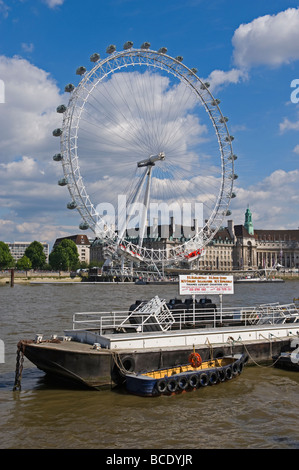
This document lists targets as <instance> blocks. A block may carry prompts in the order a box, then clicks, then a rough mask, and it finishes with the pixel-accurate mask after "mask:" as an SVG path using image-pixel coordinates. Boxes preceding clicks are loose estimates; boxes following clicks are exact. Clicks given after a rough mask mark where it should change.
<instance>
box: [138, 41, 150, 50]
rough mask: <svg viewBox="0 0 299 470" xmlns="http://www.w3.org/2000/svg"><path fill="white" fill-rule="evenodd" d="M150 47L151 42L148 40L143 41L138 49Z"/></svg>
mask: <svg viewBox="0 0 299 470" xmlns="http://www.w3.org/2000/svg"><path fill="white" fill-rule="evenodd" d="M150 47H151V44H150V43H149V42H144V43H143V44H141V46H140V49H149V48H150Z"/></svg>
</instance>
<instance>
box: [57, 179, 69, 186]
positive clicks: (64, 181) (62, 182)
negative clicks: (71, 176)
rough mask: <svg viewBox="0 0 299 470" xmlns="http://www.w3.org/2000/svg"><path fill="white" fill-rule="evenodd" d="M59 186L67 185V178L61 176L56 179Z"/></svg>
mask: <svg viewBox="0 0 299 470" xmlns="http://www.w3.org/2000/svg"><path fill="white" fill-rule="evenodd" d="M58 184H59V186H66V185H67V178H61V179H60V180H58Z"/></svg>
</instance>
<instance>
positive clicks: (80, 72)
mask: <svg viewBox="0 0 299 470" xmlns="http://www.w3.org/2000/svg"><path fill="white" fill-rule="evenodd" d="M85 72H86V68H85V67H83V65H81V66H80V67H78V68H77V70H76V75H84V74H85Z"/></svg>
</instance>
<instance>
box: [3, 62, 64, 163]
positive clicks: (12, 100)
mask: <svg viewBox="0 0 299 470" xmlns="http://www.w3.org/2000/svg"><path fill="white" fill-rule="evenodd" d="M0 76H1V78H2V80H3V81H4V83H5V103H4V104H2V105H1V114H0V127H1V134H2V139H1V148H0V160H1V161H3V160H5V161H7V160H10V159H14V158H15V157H16V156H21V155H30V156H34V157H38V158H41V157H48V156H50V155H51V151H54V149H55V147H57V141H56V142H55V139H54V137H53V136H52V134H51V132H52V130H53V129H54V128H55V127H58V126H59V124H60V122H61V116H59V115H58V114H57V113H56V106H57V105H58V104H60V102H61V99H62V98H61V96H60V95H59V89H58V87H57V86H56V84H55V83H54V81H53V80H52V79H51V78H50V76H49V74H48V73H46V72H45V71H44V70H41V69H39V68H37V67H35V66H34V65H32V64H31V63H30V62H28V61H27V60H25V59H22V58H20V57H13V58H7V57H4V56H0Z"/></svg>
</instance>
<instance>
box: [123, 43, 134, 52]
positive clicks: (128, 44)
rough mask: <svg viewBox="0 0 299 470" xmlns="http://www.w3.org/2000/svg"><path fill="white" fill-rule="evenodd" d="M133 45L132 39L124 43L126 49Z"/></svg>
mask: <svg viewBox="0 0 299 470" xmlns="http://www.w3.org/2000/svg"><path fill="white" fill-rule="evenodd" d="M132 47H133V43H132V41H127V42H125V43H124V50H125V51H126V50H128V49H132Z"/></svg>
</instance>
